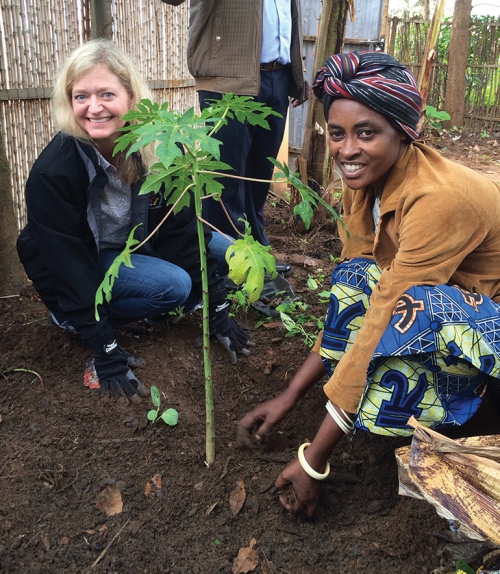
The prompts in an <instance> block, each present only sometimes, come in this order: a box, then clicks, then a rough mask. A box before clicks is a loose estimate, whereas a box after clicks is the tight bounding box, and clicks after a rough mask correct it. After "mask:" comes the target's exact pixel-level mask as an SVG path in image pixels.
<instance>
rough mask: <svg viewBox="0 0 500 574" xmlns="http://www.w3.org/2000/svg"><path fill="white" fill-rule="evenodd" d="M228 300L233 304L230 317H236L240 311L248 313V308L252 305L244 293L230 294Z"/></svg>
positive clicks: (234, 292) (235, 292)
mask: <svg viewBox="0 0 500 574" xmlns="http://www.w3.org/2000/svg"><path fill="white" fill-rule="evenodd" d="M226 299H227V300H228V301H230V302H231V306H232V311H231V313H229V316H230V317H234V316H235V315H236V313H237V312H238V311H243V312H245V313H246V311H247V309H248V306H249V305H250V303H249V301H248V297H247V296H246V295H245V293H243V291H233V292H232V293H228V295H227V297H226Z"/></svg>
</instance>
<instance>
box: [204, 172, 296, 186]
mask: <svg viewBox="0 0 500 574" xmlns="http://www.w3.org/2000/svg"><path fill="white" fill-rule="evenodd" d="M200 173H208V174H210V175H220V177H232V178H233V179H244V180H245V181H257V182H259V183H274V182H273V180H272V179H256V178H255V177H245V176H243V175H232V174H230V173H224V172H221V171H208V170H206V169H203V170H201V171H200ZM283 179H285V178H283Z"/></svg>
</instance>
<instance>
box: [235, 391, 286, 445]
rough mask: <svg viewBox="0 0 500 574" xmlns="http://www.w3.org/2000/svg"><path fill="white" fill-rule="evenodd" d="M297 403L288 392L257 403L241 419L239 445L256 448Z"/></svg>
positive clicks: (238, 435)
mask: <svg viewBox="0 0 500 574" xmlns="http://www.w3.org/2000/svg"><path fill="white" fill-rule="evenodd" d="M294 405H295V403H294V402H293V401H291V400H290V399H289V397H288V395H287V393H286V391H285V392H284V393H282V394H281V395H278V396H277V397H275V398H274V399H271V400H269V401H265V402H263V403H261V404H260V405H257V406H256V407H255V408H254V409H252V410H251V411H250V412H249V413H248V414H246V415H245V416H244V417H243V418H242V419H241V421H240V424H239V426H238V434H237V446H238V447H244V446H246V447H250V448H255V446H258V444H259V443H260V439H261V438H262V437H263V436H266V435H267V434H269V433H270V432H271V431H272V430H273V428H274V427H275V426H276V425H277V424H278V423H279V422H280V421H282V420H283V419H284V418H285V417H286V415H287V414H288V413H289V412H290V411H291V410H292V409H293V407H294Z"/></svg>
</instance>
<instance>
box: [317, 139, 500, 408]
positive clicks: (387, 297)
mask: <svg viewBox="0 0 500 574" xmlns="http://www.w3.org/2000/svg"><path fill="white" fill-rule="evenodd" d="M373 202H374V194H373V191H371V190H370V189H369V188H367V189H362V190H358V191H354V190H352V189H349V188H346V189H345V190H344V194H343V204H344V218H343V221H344V224H345V229H344V228H342V227H341V226H339V233H340V237H341V239H342V242H343V246H344V248H343V251H342V257H366V258H369V259H374V260H375V261H376V262H377V264H378V265H379V267H380V268H381V269H382V275H381V277H380V281H379V283H378V285H377V287H376V288H375V290H374V291H373V293H372V295H371V297H370V307H369V309H368V311H367V313H366V316H365V320H364V322H363V326H362V327H361V329H360V330H359V331H358V333H357V335H356V340H355V342H354V344H353V345H352V347H351V348H350V349H349V350H348V351H347V352H346V354H345V355H344V356H343V357H342V359H341V361H340V362H339V364H338V365H337V368H336V369H335V372H334V375H333V376H332V377H331V379H330V380H329V381H328V382H327V383H326V385H325V387H324V390H325V393H326V394H327V396H328V398H329V399H330V400H331V401H332V402H333V403H334V404H336V405H338V406H340V407H342V408H343V409H345V410H346V411H347V412H356V410H357V408H358V405H359V401H360V399H361V396H362V393H363V390H364V388H365V384H366V372H367V369H368V365H369V362H370V359H371V358H372V355H373V353H374V351H375V349H376V347H377V344H378V343H379V341H380V339H381V337H382V335H383V333H384V331H385V329H386V328H387V326H388V325H389V322H390V319H391V316H392V311H393V307H394V305H395V303H396V302H397V300H398V299H399V297H400V296H401V295H402V294H403V293H404V292H405V291H406V290H407V289H409V288H410V287H412V286H414V285H441V284H446V283H448V284H452V285H459V286H460V287H462V288H464V289H466V290H468V291H472V292H477V293H482V294H484V295H487V296H488V297H491V298H492V299H494V300H496V301H500V186H499V185H498V184H497V183H494V182H493V181H490V180H489V179H487V178H486V177H484V176H482V175H479V174H478V173H476V172H474V171H473V170H471V169H468V168H466V167H464V166H461V165H458V164H456V163H453V162H451V161H449V160H447V159H445V158H443V157H442V156H441V155H440V154H439V153H437V152H436V151H434V150H432V149H431V148H429V147H427V146H425V145H423V144H420V143H413V144H411V145H409V146H408V147H407V148H406V150H405V152H404V153H403V155H402V156H401V157H400V158H399V160H398V161H397V162H396V164H395V165H394V167H393V168H392V170H391V173H390V175H389V178H388V180H387V182H386V184H385V187H384V190H383V192H382V196H381V204H380V223H379V227H378V230H377V233H376V235H375V234H374V229H373V228H374V224H373V216H372V206H373ZM320 339H321V337H319V339H318V341H317V343H316V345H315V347H314V349H313V350H314V351H316V352H319V347H320Z"/></svg>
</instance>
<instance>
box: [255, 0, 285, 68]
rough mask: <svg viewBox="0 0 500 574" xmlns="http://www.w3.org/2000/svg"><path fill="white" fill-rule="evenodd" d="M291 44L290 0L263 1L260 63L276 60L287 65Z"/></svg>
mask: <svg viewBox="0 0 500 574" xmlns="http://www.w3.org/2000/svg"><path fill="white" fill-rule="evenodd" d="M291 43H292V11H291V8H290V0H264V8H263V12H262V51H261V55H260V61H261V63H263V64H267V63H268V62H274V61H275V60H277V61H278V62H279V63H280V64H289V63H290V61H291V60H290V45H291Z"/></svg>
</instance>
